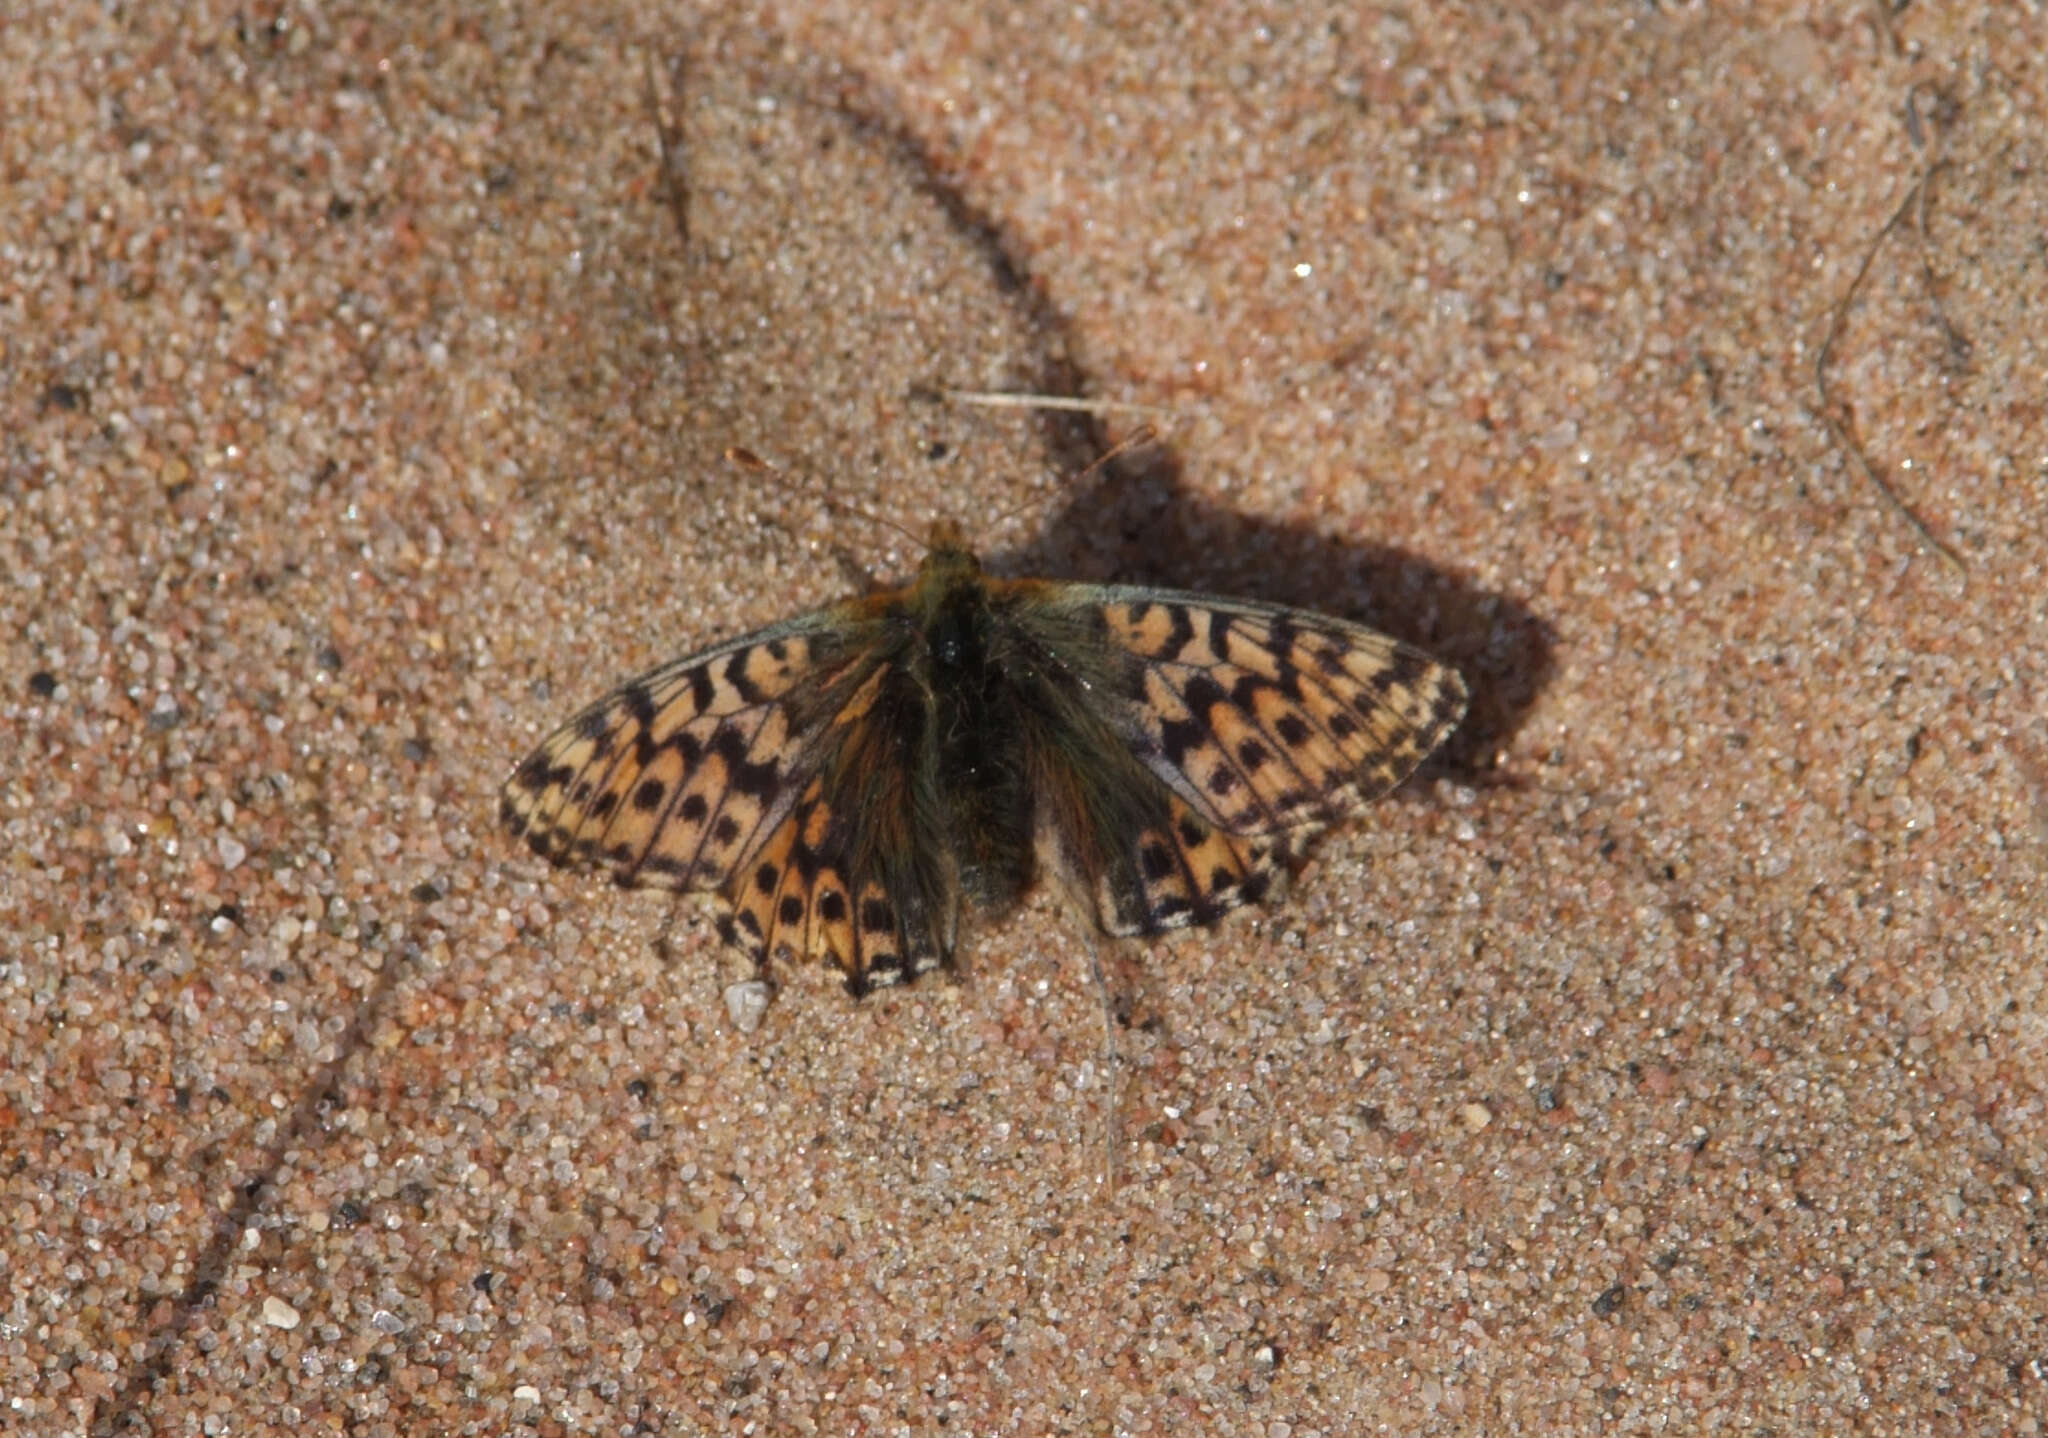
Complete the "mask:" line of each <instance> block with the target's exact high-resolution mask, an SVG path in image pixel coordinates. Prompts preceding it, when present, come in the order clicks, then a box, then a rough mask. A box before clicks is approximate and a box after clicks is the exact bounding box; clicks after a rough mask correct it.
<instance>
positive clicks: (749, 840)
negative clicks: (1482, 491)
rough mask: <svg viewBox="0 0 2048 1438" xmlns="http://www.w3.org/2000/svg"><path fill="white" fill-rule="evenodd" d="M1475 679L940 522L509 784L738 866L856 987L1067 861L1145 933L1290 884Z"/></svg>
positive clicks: (678, 857)
mask: <svg viewBox="0 0 2048 1438" xmlns="http://www.w3.org/2000/svg"><path fill="white" fill-rule="evenodd" d="M1464 698H1465V690H1464V685H1463V683H1462V681H1461V680H1460V679H1459V678H1458V676H1457V674H1456V673H1455V672H1454V671H1452V670H1450V669H1448V668H1446V667H1444V666H1443V665H1441V664H1438V663H1437V662H1436V661H1435V660H1433V659H1430V658H1429V657H1428V656H1427V655H1424V654H1423V653H1421V652H1420V651H1419V650H1415V649H1412V648H1410V647H1408V646H1406V645H1402V644H1400V643H1398V642H1396V641H1394V640H1392V639H1389V638H1387V637H1386V636H1384V635H1380V634H1377V633H1375V632H1374V631H1372V630H1369V629H1365V628H1363V627H1361V626H1358V625H1354V624H1350V623H1348V622H1346V621H1343V620H1338V619H1333V618H1329V617H1327V616H1323V615H1316V614H1310V613H1308V612H1306V611H1302V610H1295V609H1288V608H1285V607H1282V606H1277V605H1264V604H1255V603H1249V602H1245V601H1237V600H1227V599H1219V598H1215V597H1213V596H1206V595H1194V594H1184V593H1179V592H1175V591H1165V590H1154V589H1145V588H1137V587H1123V586H1103V585H1088V584H1072V583H1063V582H1058V581H1050V580H1035V579H1000V578H991V577H990V576H988V575H987V574H985V573H984V572H983V570H982V568H981V565H980V562H979V561H978V560H977V559H976V558H975V556H974V555H973V554H972V553H971V552H970V551H969V550H968V548H967V547H966V545H965V543H964V541H963V540H962V538H961V536H960V533H959V530H958V528H957V527H956V526H953V525H951V524H947V523H943V522H942V523H940V524H938V525H935V526H934V528H933V531H932V537H931V543H930V549H929V552H928V553H927V555H926V557H925V559H924V562H923V564H922V565H921V567H920V569H919V571H918V574H917V577H916V579H915V580H914V581H913V582H912V583H911V584H909V585H907V586H905V587H903V588H901V589H895V590H888V591H883V592H879V593H875V594H869V595H864V596H861V597H858V598H855V599H850V600H846V601H843V602H841V603H840V604H837V605H834V606H831V607H829V608H826V609H821V610H817V611H814V612H813V613H811V614H807V615H800V616H798V617H796V618H794V619H791V620H787V621H785V622H783V623H782V624H778V625H775V626H772V627H770V628H768V629H765V630H761V631H759V632H758V633H756V634H753V635H749V636H746V637H744V638H742V639H739V640H735V641H732V642H730V643H728V644H725V645H721V646H718V647H715V648H713V649H710V650H706V651H704V652H702V653H700V654H696V655H692V656H690V657H688V658H685V659H681V660H678V661H676V662H674V663H672V664H669V665H666V666H663V667H662V668H660V669H656V670H654V671H652V672H651V673H649V674H646V675H643V676H642V677H641V678H639V679H636V680H634V681H632V682H630V683H628V684H626V685H624V686H622V687H621V688H619V689H618V690H616V691H614V692H613V693H612V694H610V695H608V696H606V697H605V698H604V699H601V700H599V701H598V703H596V704H595V705H593V706H591V708H589V709H587V710H585V711H584V712H583V713H582V714H581V715H579V716H577V717H576V718H575V719H573V720H571V721H570V722H569V723H568V724H567V725H565V726H563V727H562V728H561V729H559V730H557V731H556V732H555V734H553V735H552V736H551V737H549V738H548V739H547V740H546V741H544V742H543V743H542V745H541V746H540V748H539V749H537V750H536V751H535V752H534V753H533V755H531V756H530V757H529V758H528V759H527V760H526V761H525V762H524V763H522V764H521V765H520V766H519V768H518V769H517V770H515V771H514V773H513V775H512V777H511V779H510V780H508V781H507V783H506V785H505V789H504V795H503V806H502V808H503V815H504V818H505V821H506V823H507V824H508V825H509V826H510V827H511V828H512V829H513V830H514V831H515V832H517V833H520V834H523V835H524V836H525V837H526V839H527V841H528V843H529V844H530V845H531V846H532V847H533V848H534V849H535V850H536V852H538V853H540V854H542V855H544V856H545V857H547V858H549V859H552V860H554V861H556V862H558V863H578V864H584V865H594V866H600V867H605V868H609V869H610V870H611V871H612V872H613V873H614V874H615V876H616V877H617V878H618V880H619V881H620V882H621V883H624V884H652V885H658V886H662V887H668V888H675V889H711V890H715V891H717V893H718V894H719V896H720V898H721V899H722V900H723V901H724V903H725V905H726V907H727V910H728V912H727V914H726V916H725V917H724V918H723V919H722V920H721V932H722V933H723V934H724V935H725V937H726V939H727V940H728V942H730V943H732V944H734V945H735V946H737V947H739V948H740V949H742V950H743V951H744V952H746V953H747V954H749V956H750V957H752V958H753V959H754V961H755V962H756V963H757V964H763V965H765V964H766V963H767V962H768V961H769V960H770V959H771V958H773V957H775V956H777V955H779V954H783V953H789V954H794V955H797V956H800V957H822V958H827V959H829V960H831V961H832V962H834V963H835V964H837V965H838V966H839V967H840V968H841V970H842V971H843V972H844V973H845V975H846V979H847V984H848V987H849V988H850V989H852V990H853V991H854V992H855V993H861V992H865V991H866V990H867V989H869V988H871V987H873V986H875V985H878V984H884V983H892V982H898V981H901V980H903V979H907V978H912V977H915V976H916V975H917V974H920V973H923V972H925V971H927V970H929V969H932V968H935V967H940V966H943V965H947V964H950V962H951V960H952V957H953V953H954V951H955V949H956V947H957V945H958V942H959V931H960V916H961V910H962V907H963V905H967V904H971V905H972V906H974V907H975V908H977V909H980V910H984V911H987V912H990V913H993V914H1000V913H1001V912H1003V911H1005V910H1007V909H1009V908H1011V907H1013V906H1014V905H1015V904H1016V903H1017V902H1018V901H1019V900H1020V899H1021V898H1022V896H1023V895H1024V893H1025V892H1026V891H1027V890H1028V888H1029V886H1030V884H1031V883H1032V882H1033V880H1034V878H1035V877H1036V876H1037V874H1038V873H1039V872H1041V871H1047V872H1049V873H1050V874H1051V875H1052V876H1054V877H1055V878H1057V879H1058V880H1059V881H1060V882H1061V883H1062V884H1063V886H1064V887H1065V888H1066V890H1067V891H1068V893H1069V894H1070V895H1071V896H1072V897H1073V898H1074V900H1075V901H1076V903H1077V905H1078V906H1079V907H1080V908H1081V909H1082V910H1083V911H1084V912H1087V913H1089V914H1091V916H1092V917H1093V919H1094V920H1095V922H1096V924H1097V925H1098V927H1100V928H1101V929H1102V930H1103V931H1104V932H1105V933H1109V934H1112V935H1143V934H1153V933H1158V932H1161V931H1163V930H1166V929H1170V928H1177V927H1181V926H1184V925H1187V924H1201V923H1209V922H1213V921H1214V920H1215V919H1217V918H1219V917H1220V916H1221V915H1222V914H1223V913H1225V912H1227V911H1228V910H1229V909H1231V908H1234V907H1237V906H1238V905H1240V904H1244V903H1251V902H1257V901H1258V900H1260V899H1262V898H1264V897H1266V895H1267V893H1268V892H1269V890H1270V888H1271V886H1272V884H1273V881H1274V880H1275V878H1276V877H1278V876H1280V875H1281V874H1282V873H1283V872H1284V865H1285V862H1286V860H1287V859H1288V858H1289V857H1290V856H1291V855H1292V854H1293V853H1294V852H1295V851H1296V849H1297V848H1298V846H1299V844H1300V842H1301V841H1302V840H1304V839H1306V838H1308V837H1309V836H1311V835H1312V834H1314V833H1315V832H1317V831H1318V830H1320V829H1322V828H1324V827H1326V826H1327V825H1328V824H1330V823H1331V822H1333V821H1335V820H1336V819H1338V818H1342V817H1345V816H1347V815H1349V814H1351V813H1352V812H1355V811H1356V810H1357V809H1358V808H1360V807H1362V806H1363V805H1364V804H1365V803H1366V802H1368V801H1369V800H1370V799H1372V798H1375V797H1377V796H1378V795H1379V794H1381V793H1384V792H1385V791H1386V790H1387V789H1390V788H1392V787H1393V786H1394V785H1395V784H1397V783H1399V782H1400V780H1401V779H1403V778H1405V777H1406V776H1407V774H1408V773H1409V772H1410V771H1411V770H1412V769H1413V768H1414V766H1415V765H1416V764H1417V763H1419V762H1421V760H1422V759H1423V758H1424V757H1425V756H1426V755H1427V754H1428V753H1429V752H1430V751H1431V750H1433V749H1434V748H1435V747H1436V746H1437V745H1438V744H1439V743H1441V742H1442V740H1443V738H1444V737H1445V736H1446V735H1447V734H1448V733H1449V732H1450V730H1451V729H1452V728H1453V727H1455V725H1456V723H1457V721H1458V719H1459V717H1460V716H1461V715H1462V713H1463V710H1464Z"/></svg>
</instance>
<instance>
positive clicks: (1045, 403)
mask: <svg viewBox="0 0 2048 1438" xmlns="http://www.w3.org/2000/svg"><path fill="white" fill-rule="evenodd" d="M939 393H940V394H941V395H943V396H944V397H945V398H947V399H953V400H958V401H960V403H962V404H978V405H984V406H986V407H987V408H989V409H1057V410H1072V411H1074V412H1075V413H1078V414H1094V415H1104V414H1144V415H1163V416H1166V417H1167V418H1169V419H1171V418H1177V417H1178V416H1179V414H1180V411H1179V410H1176V409H1172V408H1169V407H1168V406H1166V405H1158V404H1136V403H1133V402H1131V401H1129V400H1120V399H1083V398H1080V397H1079V396H1076V395H1063V394H1018V393H1014V392H1012V391H1009V390H982V389H941V390H940V391H939Z"/></svg>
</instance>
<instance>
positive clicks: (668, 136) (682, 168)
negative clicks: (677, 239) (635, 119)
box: [647, 56, 690, 258]
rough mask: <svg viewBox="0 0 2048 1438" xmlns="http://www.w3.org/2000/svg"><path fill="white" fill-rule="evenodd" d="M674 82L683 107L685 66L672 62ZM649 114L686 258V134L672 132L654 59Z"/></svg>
mask: <svg viewBox="0 0 2048 1438" xmlns="http://www.w3.org/2000/svg"><path fill="white" fill-rule="evenodd" d="M669 73H670V78H671V79H672V80H674V82H675V88H676V103H677V104H678V105H680V104H681V103H682V89H683V84H682V74H683V62H682V61H680V60H675V61H672V62H670V71H669ZM647 113H648V115H649V116H650V117H652V119H653V120H654V138H655V141H656V143H657V144H659V145H660V146H661V188H662V193H663V194H664V195H665V196H666V197H667V199H668V208H669V213H670V214H671V215H672V216H674V218H675V222H676V233H677V234H678V235H679V236H681V237H682V242H683V255H684V257H685V258H687V257H688V256H689V253H690V172H689V169H688V165H687V162H686V161H685V159H684V155H683V133H682V128H681V126H677V127H675V128H674V129H671V128H670V126H669V121H668V116H667V114H666V113H665V112H664V111H663V109H662V105H661V92H660V90H659V89H658V88H657V86H656V84H655V80H654V59H653V57H652V56H649V57H648V60H647Z"/></svg>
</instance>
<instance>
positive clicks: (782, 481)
mask: <svg viewBox="0 0 2048 1438" xmlns="http://www.w3.org/2000/svg"><path fill="white" fill-rule="evenodd" d="M725 457H726V459H727V461H728V462H730V463H732V464H736V465H738V466H740V468H742V469H750V470H753V471H754V472H755V473H757V474H765V475H769V476H771V477H772V478H773V480H774V482H775V483H777V484H779V485H781V486H782V488H783V490H784V491H785V492H787V493H789V494H792V495H796V496H798V497H801V498H804V499H812V500H817V501H819V502H820V503H822V504H823V505H824V506H825V508H826V509H828V510H830V511H831V512H832V513H833V514H836V515H838V516H839V517H841V518H843V519H859V520H864V521H866V522H867V523H869V524H872V525H876V526H878V527H880V528H882V529H886V530H889V531H890V532H891V533H893V534H900V535H901V536H903V538H904V539H906V540H908V541H909V542H910V543H911V544H912V545H913V546H915V547H916V548H918V549H925V548H928V547H929V546H928V544H927V542H926V540H925V537H924V536H923V535H921V534H913V533H912V532H911V531H910V530H908V529H905V528H904V527H903V526H902V525H900V524H898V523H897V522H896V521H895V520H893V519H891V518H889V517H888V516H887V515H884V514H876V513H875V512H874V511H873V510H871V509H864V508H862V507H861V506H860V505H857V504H852V503H849V502H848V501H846V500H843V499H840V498H838V497H836V496H834V495H831V494H827V493H825V492H824V491H823V490H820V489H817V488H815V487H812V486H807V485H802V484H799V483H797V482H796V481H795V480H794V479H792V478H790V476H789V475H787V474H785V473H784V472H783V471H782V470H780V469H778V468H777V467H776V466H775V465H772V464H770V463H769V462H768V461H767V460H765V459H763V458H761V456H760V455H758V454H755V453H754V452H753V451H752V450H751V449H744V448H742V447H741V446H739V445H733V446H732V447H730V448H729V449H727V450H726V452H725Z"/></svg>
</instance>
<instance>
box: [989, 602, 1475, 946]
mask: <svg viewBox="0 0 2048 1438" xmlns="http://www.w3.org/2000/svg"><path fill="white" fill-rule="evenodd" d="M1028 601H1029V602H1026V603H1024V604H1022V605H1020V606H1018V607H1017V609H1016V610H1015V612H1016V613H1017V614H1018V615H1019V616H1020V619H1019V623H1020V624H1021V625H1022V626H1023V627H1024V629H1025V630H1026V632H1027V633H1028V634H1029V636H1030V638H1031V641H1032V648H1033V654H1032V656H1031V659H1032V660H1033V662H1034V663H1035V666H1036V672H1037V673H1039V674H1040V675H1041V676H1042V679H1041V682H1042V683H1043V684H1045V685H1046V686H1048V687H1049V688H1051V689H1053V690H1055V691H1059V690H1064V692H1065V694H1066V695H1067V696H1068V697H1067V698H1066V699H1064V700H1061V701H1059V703H1060V704H1061V706H1062V708H1061V712H1062V713H1063V715H1064V716H1066V717H1063V718H1062V720H1061V723H1062V724H1064V725H1066V726H1067V727H1069V728H1075V729H1078V730H1083V731H1085V730H1086V729H1087V728H1088V726H1089V725H1090V724H1095V725H1096V726H1097V728H1098V729H1099V731H1100V732H1098V733H1096V734H1095V735H1093V736H1092V738H1090V739H1088V740H1086V741H1084V742H1072V743H1066V744H1059V745H1052V744H1048V743H1046V742H1041V744H1040V745H1039V748H1040V749H1041V750H1045V749H1048V748H1049V749H1050V751H1051V758H1050V759H1049V760H1048V761H1047V762H1046V764H1045V766H1044V768H1045V773H1044V774H1043V775H1042V776H1041V779H1040V784H1041V792H1042V793H1043V794H1045V795H1046V799H1045V810H1046V818H1045V820H1044V822H1043V823H1042V824H1041V839H1040V844H1041V848H1042V849H1043V848H1044V847H1046V845H1047V844H1048V843H1050V844H1051V845H1053V846H1054V847H1055V849H1056V855H1055V857H1056V858H1057V859H1058V861H1059V867H1060V868H1061V869H1062V871H1064V872H1065V873H1066V874H1067V876H1068V877H1069V881H1070V883H1072V884H1074V885H1075V887H1077V888H1078V889H1080V890H1081V891H1082V892H1084V893H1085V894H1086V895H1087V897H1088V898H1089V899H1090V901H1091V902H1092V904H1093V907H1094V909H1095V913H1096V917H1097V920H1098V922H1099V923H1100V925H1101V927H1102V928H1103V929H1104V930H1105V931H1106V932H1108V933H1111V934H1152V933H1157V932H1159V931H1161V930H1163V929H1169V928H1178V927H1182V926H1184V925H1187V924H1198V923H1208V922H1211V921H1213V920H1214V919H1216V918H1218V917H1220V915H1221V914H1222V913H1223V912H1225V911H1226V910H1228V909H1231V908H1235V907H1237V906H1238V905H1240V904H1244V903H1251V902H1256V901H1258V900H1259V899H1261V898H1263V897H1265V895H1266V893H1267V892H1268V890H1269V889H1270V888H1271V886H1272V883H1273V881H1274V879H1275V877H1276V876H1277V875H1278V874H1279V872H1280V870H1281V867H1282V865H1283V864H1284V862H1285V861H1286V860H1287V858H1288V857H1289V856H1291V855H1292V854H1293V853H1294V852H1295V851H1296V850H1297V849H1298V847H1299V846H1300V844H1301V843H1302V842H1303V841H1305V840H1307V839H1308V838H1310V837H1312V836H1313V835H1314V834H1315V833H1317V832H1318V831H1320V830H1321V829H1323V828H1325V827H1327V826H1328V825H1330V824H1331V823H1334V822H1336V821H1337V820H1339V819H1343V818H1347V817H1350V816H1352V815H1354V814H1356V813H1358V812H1359V811H1360V810H1362V809H1363V808H1364V807H1365V806H1366V805H1367V804H1369V803H1370V802H1371V801H1372V800H1374V799H1376V798H1379V797H1380V796H1381V795H1383V794H1385V793H1386V792H1387V791H1388V790H1390V789H1392V788H1394V786H1395V785H1397V784H1399V783H1400V782H1401V781H1402V780H1403V779H1405V778H1407V777H1408V775H1409V774H1410V773H1411V772H1413V770H1414V769H1415V767H1416V765H1418V764H1420V763H1421V762H1422V760H1423V759H1424V758H1426V757H1427V756H1428V755H1429V754H1430V753H1431V751H1433V750H1434V749H1435V748H1436V747H1437V746H1438V745H1439V744H1441V743H1442V742H1443V741H1444V739H1445V738H1446V737H1447V736H1448V735H1449V734H1450V732H1451V730H1452V729H1454V728H1455V727H1456V726H1457V723H1458V720H1459V719H1460V718H1461V717H1462V716H1463V714H1464V712H1465V684H1464V681H1463V680H1462V679H1461V678H1460V677H1459V675H1458V674H1457V672H1456V671H1455V670H1453V669H1450V668H1449V667H1447V666H1445V665H1443V664H1440V663H1438V662H1437V661H1436V660H1434V659H1432V658H1431V657H1430V656H1428V655H1427V654H1425V653H1423V652H1422V651H1421V650H1419V649H1416V648H1414V647H1412V646H1410V645H1406V644H1403V643H1401V642H1399V641H1398V640H1395V639H1391V638H1389V637H1388V636H1386V635H1384V634H1380V633H1378V632H1376V631H1374V630H1371V629H1367V628H1365V627H1364V626H1362V625H1357V624H1351V623H1348V622H1346V621H1344V620H1341V619H1334V618H1331V617H1330V616H1328V615H1322V614H1314V613H1310V612H1308V611H1306V610H1300V609H1290V608H1287V607H1285V606H1281V605H1271V604H1258V603H1252V602H1248V601H1241V600H1231V599H1221V598H1217V597H1215V596H1212V595H1202V594H1187V593H1179V592H1174V591H1165V590H1154V589H1141V588H1127V587H1119V586H1090V585H1039V586H1036V587H1035V592H1034V593H1033V594H1032V595H1030V596H1028ZM1033 616H1036V617H1035V618H1034V617H1033ZM1076 710H1084V711H1086V712H1085V713H1082V714H1080V715H1079V717H1075V711H1076ZM1097 716H1099V717H1097ZM1112 744H1114V745H1118V746H1120V752H1112V751H1111V748H1110V746H1111V745H1112ZM1147 779H1149V780H1150V781H1151V788H1150V791H1149V793H1148V791H1147V787H1146V780H1147ZM1102 793H1106V794H1108V795H1110V796H1112V797H1111V798H1110V799H1109V800H1108V801H1107V802H1104V801H1102V800H1100V799H1097V798H1093V797H1090V796H1091V795H1095V794H1102Z"/></svg>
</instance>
